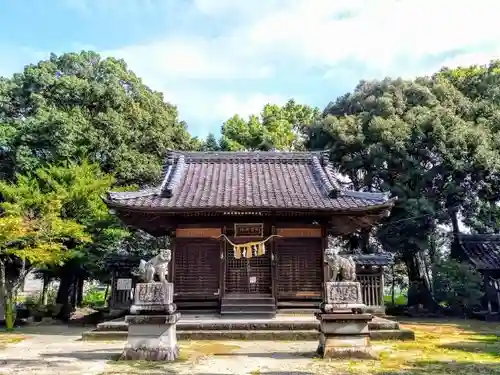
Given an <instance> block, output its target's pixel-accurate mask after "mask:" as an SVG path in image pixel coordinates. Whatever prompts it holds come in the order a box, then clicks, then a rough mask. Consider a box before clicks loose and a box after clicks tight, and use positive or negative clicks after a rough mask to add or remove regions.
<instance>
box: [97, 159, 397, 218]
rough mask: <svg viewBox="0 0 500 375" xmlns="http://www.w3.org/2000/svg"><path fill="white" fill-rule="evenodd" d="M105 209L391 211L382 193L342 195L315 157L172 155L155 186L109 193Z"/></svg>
mask: <svg viewBox="0 0 500 375" xmlns="http://www.w3.org/2000/svg"><path fill="white" fill-rule="evenodd" d="M105 200H106V202H107V203H108V205H110V206H115V207H120V206H121V207H128V208H135V209H155V210H161V211H186V210H203V209H208V210H222V211H229V210H236V211H238V210H239V211H241V210H280V209H288V210H293V209H295V210H327V211H342V210H356V209H358V210H359V209H365V208H366V207H370V206H378V207H380V206H386V207H387V208H390V207H391V206H392V204H393V201H392V200H390V199H388V197H387V196H386V195H385V194H383V193H367V192H355V191H348V190H342V189H341V187H340V186H339V184H338V183H337V179H336V178H335V175H334V172H333V168H332V166H331V164H330V163H329V162H328V161H327V159H326V158H325V157H323V154H322V153H318V152H171V153H169V155H168V156H167V160H166V163H165V168H164V177H163V181H162V183H161V184H160V186H158V187H155V188H149V189H144V190H141V191H137V192H109V193H108V196H107V198H106V199H105Z"/></svg>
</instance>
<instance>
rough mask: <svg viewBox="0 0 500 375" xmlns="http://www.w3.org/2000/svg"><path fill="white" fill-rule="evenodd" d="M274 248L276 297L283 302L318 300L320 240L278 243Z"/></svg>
mask: <svg viewBox="0 0 500 375" xmlns="http://www.w3.org/2000/svg"><path fill="white" fill-rule="evenodd" d="M275 246H276V247H275V249H276V250H275V251H276V253H275V254H276V275H277V297H278V298H280V299H282V300H287V299H289V300H296V299H319V298H321V295H322V285H323V284H322V283H323V254H322V246H323V244H322V240H321V238H283V239H277V240H276V245H275Z"/></svg>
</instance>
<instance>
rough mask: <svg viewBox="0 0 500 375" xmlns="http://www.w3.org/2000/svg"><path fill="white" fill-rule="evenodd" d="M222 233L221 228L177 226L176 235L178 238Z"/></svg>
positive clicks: (205, 236) (213, 235)
mask: <svg viewBox="0 0 500 375" xmlns="http://www.w3.org/2000/svg"><path fill="white" fill-rule="evenodd" d="M221 233H222V231H221V229H220V228H177V229H176V231H175V236H176V237H177V238H186V237H191V238H213V237H218V236H220V235H221Z"/></svg>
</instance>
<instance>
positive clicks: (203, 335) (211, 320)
mask: <svg viewBox="0 0 500 375" xmlns="http://www.w3.org/2000/svg"><path fill="white" fill-rule="evenodd" d="M318 328H319V324H318V321H317V320H316V319H315V318H314V316H312V315H301V316H293V315H286V316H285V315H277V316H276V317H275V318H271V319H263V318H255V317H253V318H249V317H242V318H227V317H224V316H219V315H213V316H203V315H199V316H198V315H187V316H184V317H181V320H180V321H179V323H177V337H178V339H179V340H283V341H288V340H300V341H315V340H318V338H319V331H318ZM369 329H370V337H371V339H372V340H414V339H415V335H414V333H413V331H411V330H406V329H401V328H400V327H399V323H398V322H395V321H391V320H388V319H384V318H379V317H375V318H374V319H373V321H371V322H370V323H369ZM126 337H127V324H126V323H125V321H124V319H117V320H113V321H109V322H104V323H100V324H98V325H97V328H96V329H95V330H92V331H88V332H84V333H83V335H82V339H83V340H107V341H113V340H120V341H121V340H125V339H126Z"/></svg>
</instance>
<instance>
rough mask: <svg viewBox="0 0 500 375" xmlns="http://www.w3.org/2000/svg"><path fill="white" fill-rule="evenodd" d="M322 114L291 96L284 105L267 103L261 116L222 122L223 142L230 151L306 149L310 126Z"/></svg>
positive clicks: (236, 117)
mask: <svg viewBox="0 0 500 375" xmlns="http://www.w3.org/2000/svg"><path fill="white" fill-rule="evenodd" d="M318 117H319V110H318V109H317V108H313V107H310V106H307V105H302V104H297V103H295V101H294V100H289V101H288V102H287V103H286V104H285V105H284V106H279V105H275V104H266V105H265V106H264V108H263V110H262V112H261V113H260V115H259V116H256V115H252V116H250V117H249V118H248V120H245V119H243V118H241V117H240V116H238V115H235V116H233V117H232V118H230V119H229V120H227V121H226V122H225V123H224V124H223V125H222V130H221V133H222V138H221V141H220V145H221V147H222V148H223V149H225V150H229V151H241V150H269V149H272V148H275V149H278V150H282V151H291V150H302V149H304V139H305V135H306V134H307V132H306V130H307V129H308V127H309V126H310V125H311V124H312V123H314V122H315V121H316V119H317V118H318Z"/></svg>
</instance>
